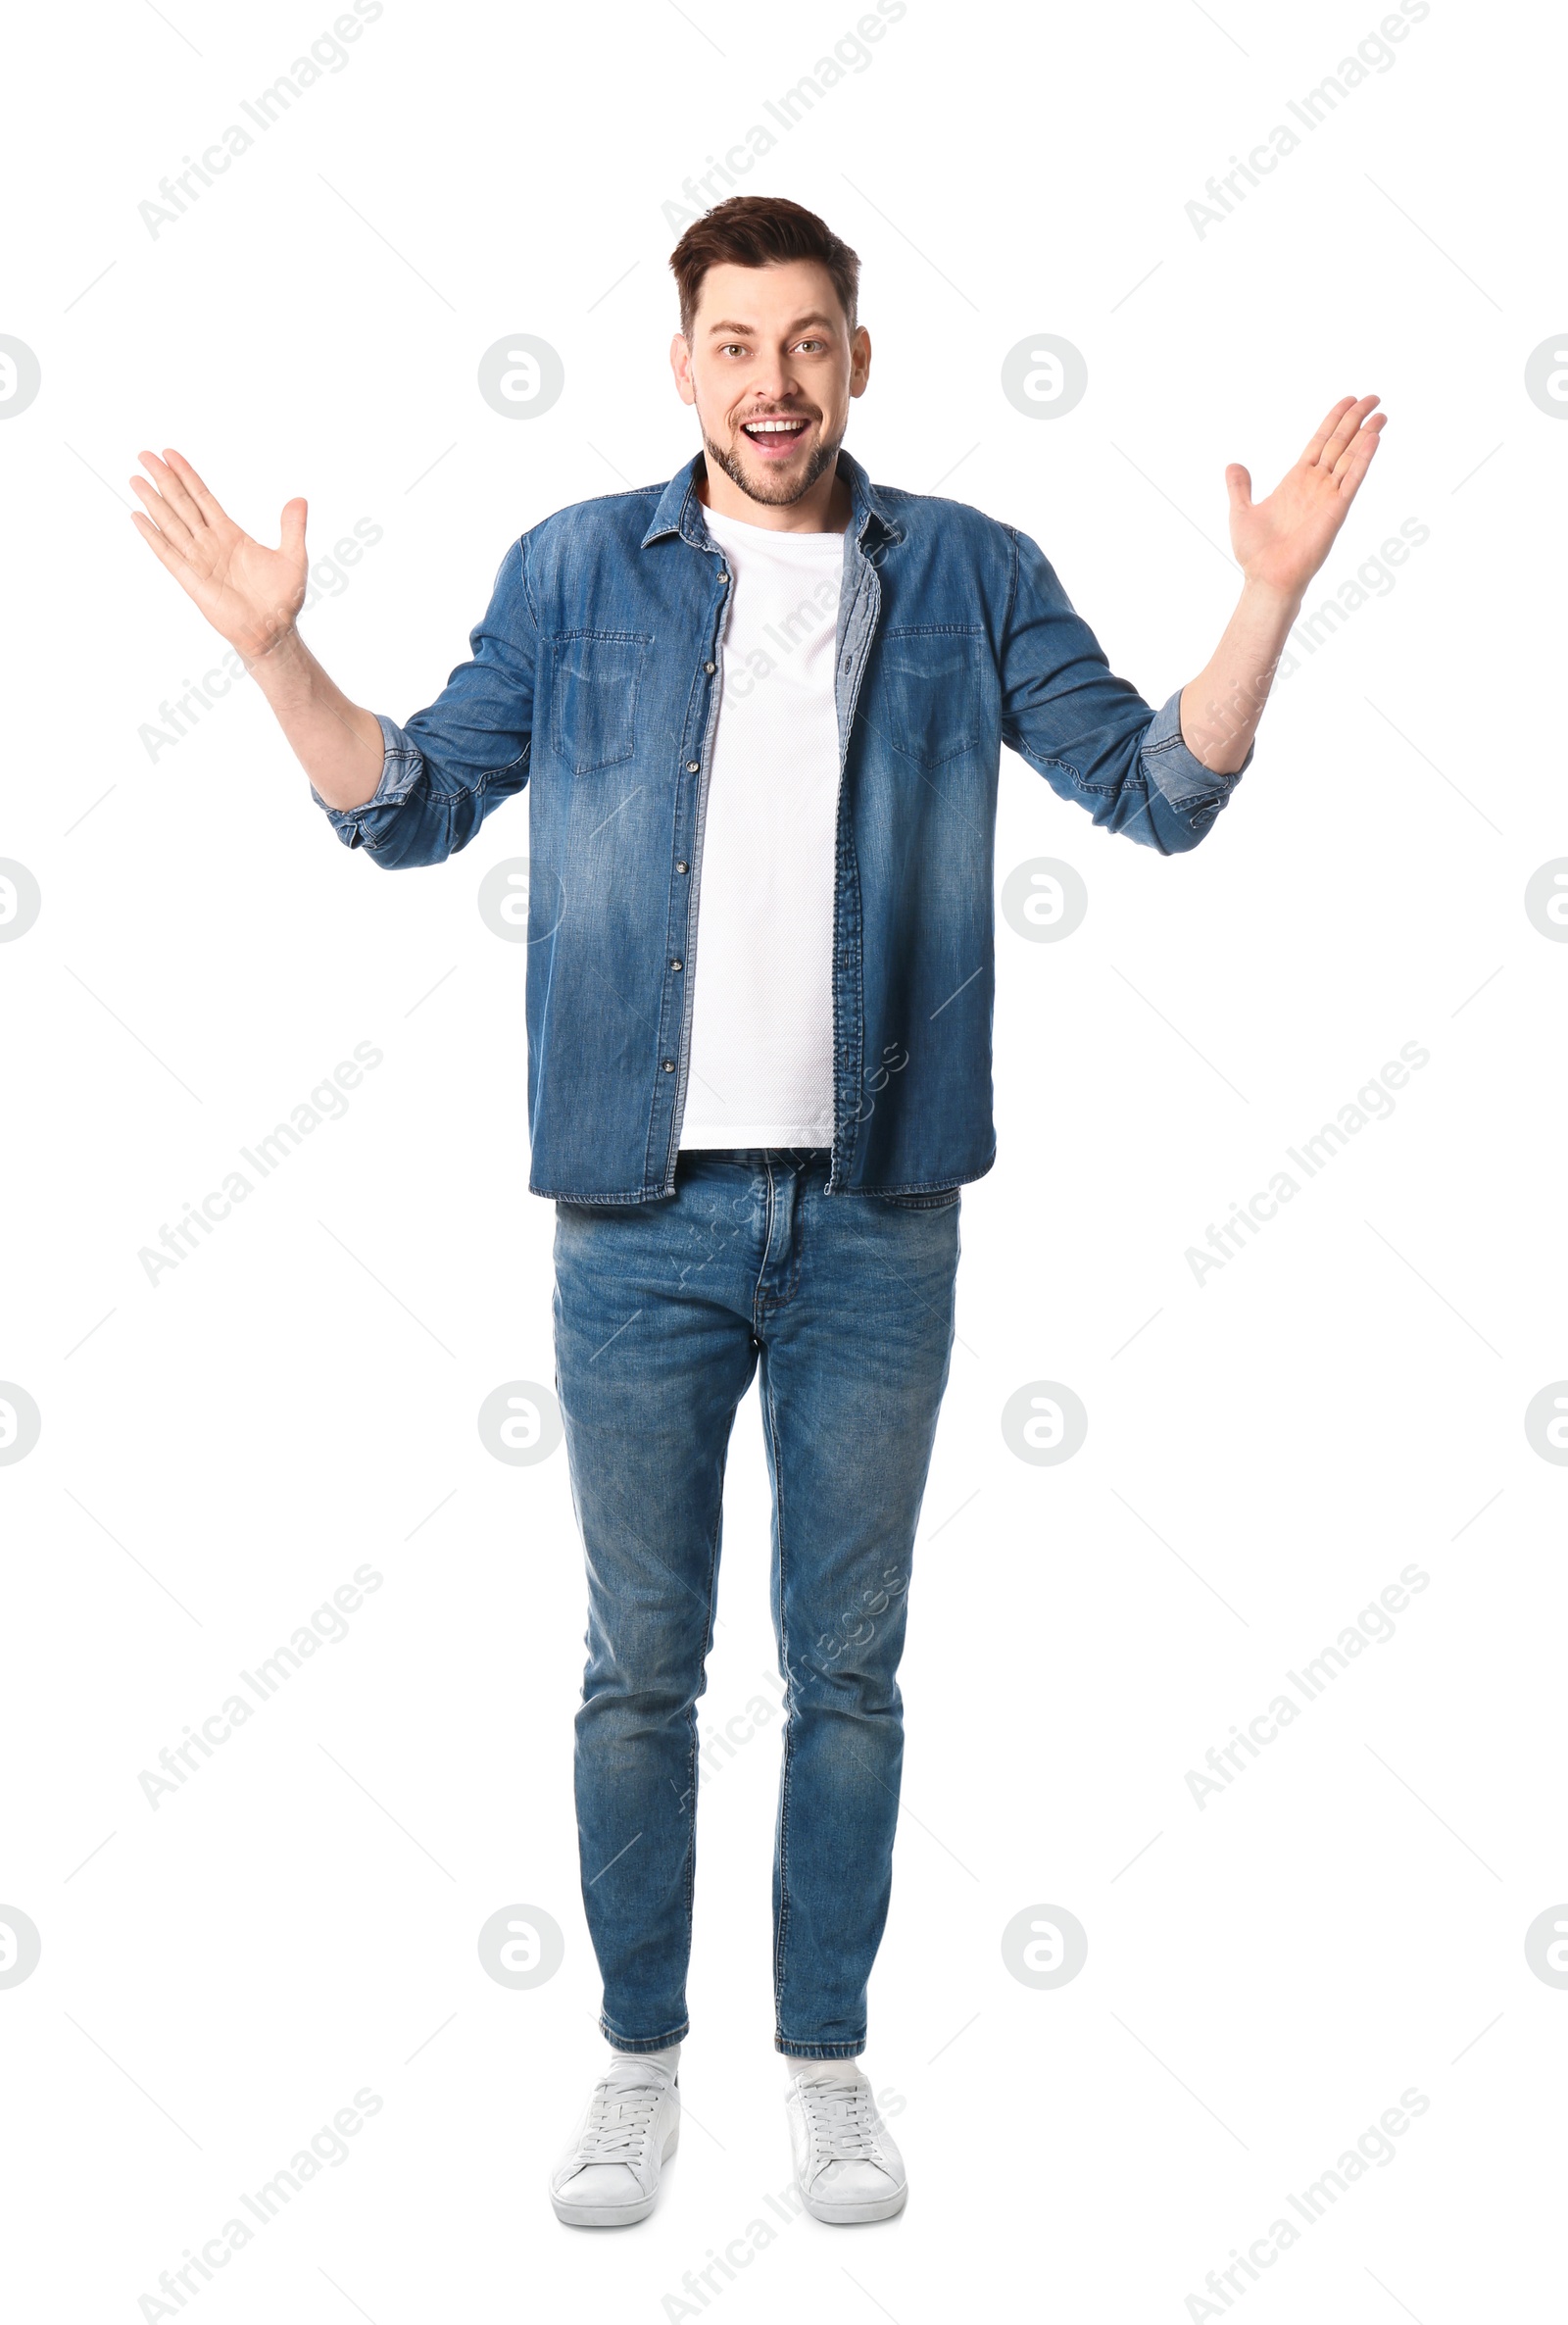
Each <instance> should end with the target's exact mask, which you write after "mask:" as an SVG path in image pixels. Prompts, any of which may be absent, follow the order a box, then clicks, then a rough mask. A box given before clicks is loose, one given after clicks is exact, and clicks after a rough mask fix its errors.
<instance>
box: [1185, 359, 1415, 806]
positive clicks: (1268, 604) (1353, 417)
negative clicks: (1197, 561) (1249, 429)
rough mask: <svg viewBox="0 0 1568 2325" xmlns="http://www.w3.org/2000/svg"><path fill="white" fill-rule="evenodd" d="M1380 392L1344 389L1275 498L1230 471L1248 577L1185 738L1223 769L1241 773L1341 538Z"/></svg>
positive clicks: (1199, 688)
mask: <svg viewBox="0 0 1568 2325" xmlns="http://www.w3.org/2000/svg"><path fill="white" fill-rule="evenodd" d="M1377 400H1378V399H1377V397H1376V396H1360V397H1355V396H1343V397H1342V398H1341V399H1340V401H1339V403H1337V404H1336V405H1335V407H1334V409H1333V411H1332V412H1330V413H1329V414H1328V415H1327V417H1326V418H1325V420H1324V421H1323V424H1322V426H1321V427H1320V428H1319V429H1318V431H1317V434H1316V435H1315V436H1314V437H1313V438H1312V441H1311V442H1310V444H1308V445H1307V447H1306V450H1305V451H1304V452H1303V453H1302V455H1301V457H1300V459H1299V461H1298V462H1297V464H1296V466H1295V467H1294V468H1293V469H1291V470H1289V471H1288V472H1287V473H1286V475H1284V476H1283V477H1282V478H1281V479H1280V481H1279V483H1278V484H1277V485H1276V486H1275V487H1274V490H1273V491H1272V492H1271V493H1270V494H1269V496H1268V498H1267V500H1266V501H1256V502H1254V501H1253V499H1252V479H1251V477H1250V475H1249V474H1248V472H1247V470H1245V469H1244V468H1242V467H1241V466H1240V464H1239V463H1236V462H1233V463H1232V465H1231V466H1230V467H1229V468H1228V469H1227V470H1226V471H1225V484H1226V488H1227V490H1228V491H1229V493H1230V500H1231V511H1230V516H1231V547H1232V548H1233V549H1234V550H1235V552H1236V562H1237V564H1238V565H1239V566H1240V567H1241V569H1242V571H1243V573H1244V574H1245V575H1246V579H1245V581H1244V583H1243V586H1242V595H1241V600H1240V603H1239V604H1238V606H1237V608H1236V611H1235V613H1234V614H1233V615H1232V616H1231V618H1230V620H1229V622H1228V623H1227V624H1226V628H1225V634H1224V636H1223V637H1222V638H1221V639H1220V642H1219V644H1218V646H1217V647H1216V648H1215V650H1214V653H1213V656H1212V659H1211V660H1210V661H1209V663H1208V664H1207V666H1206V668H1203V669H1201V671H1200V672H1199V674H1198V676H1197V677H1196V678H1194V679H1193V681H1192V683H1191V684H1190V685H1189V686H1185V687H1184V688H1183V689H1182V702H1181V725H1182V737H1183V740H1184V741H1185V742H1186V745H1187V748H1188V749H1189V751H1191V752H1192V753H1193V755H1194V757H1195V758H1197V759H1201V761H1202V763H1203V765H1204V766H1205V767H1211V768H1212V769H1213V770H1214V772H1215V773H1216V774H1234V773H1235V771H1236V770H1237V768H1239V767H1241V766H1242V764H1243V762H1244V761H1245V759H1246V757H1247V754H1248V752H1249V750H1250V747H1251V742H1252V737H1253V735H1254V734H1255V733H1256V732H1257V722H1258V720H1259V719H1260V718H1261V717H1262V716H1263V705H1264V704H1265V703H1266V702H1267V700H1268V696H1269V688H1270V687H1271V686H1272V685H1273V683H1274V672H1275V670H1276V668H1278V666H1279V661H1280V657H1281V655H1282V654H1283V653H1284V651H1285V640H1286V638H1287V636H1288V635H1289V634H1290V629H1291V624H1292V623H1293V622H1294V621H1295V619H1296V617H1297V615H1298V614H1299V612H1300V610H1301V600H1302V598H1303V597H1304V596H1305V594H1306V585H1307V583H1308V582H1309V581H1310V580H1311V578H1312V576H1313V574H1314V573H1315V572H1316V571H1317V569H1318V568H1319V566H1321V565H1322V563H1323V560H1324V559H1325V558H1326V557H1327V555H1328V553H1329V551H1330V549H1331V548H1332V547H1333V545H1334V539H1335V536H1336V534H1337V533H1338V532H1339V529H1340V527H1341V525H1342V524H1343V523H1344V522H1345V519H1346V518H1347V516H1348V513H1349V507H1350V503H1351V502H1352V501H1353V500H1354V498H1355V496H1356V494H1357V492H1359V490H1360V488H1361V480H1362V478H1363V477H1364V476H1365V474H1366V472H1367V470H1368V469H1369V468H1370V467H1371V465H1372V455H1373V454H1374V453H1375V452H1376V450H1377V448H1378V435H1379V431H1380V430H1381V428H1382V426H1383V424H1384V421H1385V420H1386V418H1387V414H1386V413H1382V412H1378V413H1374V412H1373V409H1372V407H1373V406H1374V404H1376V402H1377Z"/></svg>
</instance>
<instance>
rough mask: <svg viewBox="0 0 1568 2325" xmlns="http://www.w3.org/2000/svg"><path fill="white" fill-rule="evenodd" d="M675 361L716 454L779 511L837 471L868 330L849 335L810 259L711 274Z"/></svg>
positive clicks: (858, 390) (865, 364) (867, 364)
mask: <svg viewBox="0 0 1568 2325" xmlns="http://www.w3.org/2000/svg"><path fill="white" fill-rule="evenodd" d="M669 354H670V363H671V365H672V367H673V369H674V372H675V384H676V386H677V388H678V389H679V391H680V394H681V398H682V401H683V402H685V403H688V404H693V405H695V406H696V409H697V417H698V420H700V421H701V423H702V430H703V444H704V448H705V449H706V451H707V454H708V457H709V459H710V460H711V461H712V462H714V463H715V464H716V466H717V467H719V468H720V469H722V470H723V471H724V473H725V475H726V476H728V477H729V478H730V480H731V481H732V482H733V483H734V484H736V485H738V486H739V487H740V489H741V491H742V492H744V493H746V494H747V495H748V496H749V498H750V499H752V500H754V501H765V502H769V503H771V504H772V505H773V506H774V507H784V506H788V504H789V503H790V502H792V501H798V500H800V499H801V497H802V495H803V494H805V493H808V492H809V490H810V488H811V486H812V485H813V484H814V483H815V482H816V481H817V478H818V477H819V476H822V475H825V474H826V473H827V471H828V470H830V469H831V468H832V466H833V463H834V461H835V459H836V458H837V456H838V449H839V446H840V444H841V443H842V442H843V441H844V431H845V428H846V427H847V426H848V424H849V418H850V399H851V397H852V396H858V395H860V394H862V393H863V392H864V389H865V383H866V379H867V376H868V375H869V372H870V368H871V342H870V339H869V337H868V335H867V334H866V332H865V331H864V330H863V329H860V330H857V331H855V332H854V333H853V334H852V333H851V330H850V327H849V323H848V322H847V321H846V319H845V314H844V310H843V308H842V307H841V306H840V305H839V300H838V293H837V292H836V291H835V290H834V288H833V280H832V276H831V275H830V274H829V273H828V272H827V269H826V268H825V267H822V266H819V265H818V264H817V263H816V262H815V260H808V259H799V260H791V261H790V262H789V263H788V264H787V265H781V266H772V267H730V266H724V267H711V268H710V269H709V271H708V272H707V274H706V275H705V276H704V277H703V286H702V290H701V292H700V293H699V296H698V305H697V313H696V315H695V316H694V317H693V319H692V332H691V339H690V342H689V343H688V342H687V340H685V339H684V338H682V337H680V336H679V335H678V334H677V336H676V338H675V340H674V342H673V344H672V346H671V348H670V351H669ZM767 422H770V423H771V424H763V423H767Z"/></svg>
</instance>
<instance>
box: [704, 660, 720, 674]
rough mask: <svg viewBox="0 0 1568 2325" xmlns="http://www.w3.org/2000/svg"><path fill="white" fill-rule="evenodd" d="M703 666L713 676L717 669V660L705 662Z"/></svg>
mask: <svg viewBox="0 0 1568 2325" xmlns="http://www.w3.org/2000/svg"><path fill="white" fill-rule="evenodd" d="M703 668H704V669H705V670H706V671H707V672H708V675H709V676H710V677H711V676H712V674H713V672H714V671H715V670H716V669H717V668H718V665H717V663H716V662H705V663H704V665H703Z"/></svg>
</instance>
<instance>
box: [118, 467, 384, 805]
mask: <svg viewBox="0 0 1568 2325" xmlns="http://www.w3.org/2000/svg"><path fill="white" fill-rule="evenodd" d="M137 458H138V459H139V460H140V462H141V464H142V466H143V467H144V468H145V469H146V470H147V475H148V477H150V478H151V479H152V481H151V482H150V483H149V482H148V481H147V478H146V477H142V476H132V478H131V479H130V483H131V489H132V491H133V492H134V493H135V494H136V496H137V498H138V499H139V500H140V502H141V505H142V511H144V512H145V514H142V513H139V512H138V513H136V514H134V515H133V516H132V518H131V522H132V524H134V526H135V527H136V530H137V531H138V532H139V533H140V534H141V537H142V539H143V540H144V541H145V542H146V543H147V546H148V547H149V549H151V551H152V552H153V555H154V556H155V557H156V558H157V559H158V561H159V563H160V564H161V565H162V566H164V567H166V568H167V569H168V570H169V571H170V572H171V573H172V574H173V576H174V578H175V580H176V581H177V582H178V583H179V585H180V587H181V588H182V589H183V590H184V592H185V594H186V596H187V597H189V598H191V599H192V600H193V601H194V602H195V604H196V605H198V606H199V607H200V608H201V611H202V612H203V614H205V615H206V617H207V618H208V620H209V621H210V622H211V623H212V625H213V627H214V629H216V630H217V631H218V633H219V635H220V637H222V638H226V639H227V641H228V643H229V644H230V645H231V646H232V647H233V649H234V651H235V653H236V654H238V655H239V657H240V659H241V660H242V661H243V663H244V665H245V667H246V668H247V670H248V671H249V672H250V674H251V676H252V677H253V678H254V679H255V680H256V683H257V685H258V686H259V687H260V688H261V690H262V692H263V694H264V695H265V696H266V697H267V700H268V702H269V703H270V705H271V707H272V710H273V713H274V714H275V716H276V718H277V722H278V724H279V725H280V726H281V727H282V729H283V732H284V734H285V735H286V736H287V738H288V742H289V745H290V747H291V749H292V750H293V753H294V756H295V758H296V759H297V760H298V761H299V763H300V765H301V767H304V769H305V772H306V773H307V775H309V777H310V779H311V781H312V783H313V784H314V785H315V786H316V789H317V791H318V792H319V795H320V797H321V798H322V799H323V800H324V801H325V802H326V804H327V805H328V806H329V807H332V808H338V809H347V808H358V807H363V806H364V805H365V803H366V802H367V801H368V800H369V799H371V798H373V796H374V794H375V790H376V786H377V784H378V783H379V782H380V779H381V762H382V737H381V727H380V722H379V721H378V719H377V718H376V717H375V715H374V713H373V712H370V711H367V710H362V708H361V707H360V705H359V704H358V703H352V702H350V700H349V698H348V696H347V695H346V694H345V693H344V692H343V691H342V689H341V687H339V686H336V685H334V683H333V681H332V680H331V679H330V678H329V677H328V676H327V674H326V672H325V670H323V669H322V668H321V666H320V664H319V662H318V661H317V659H316V657H315V655H314V654H313V653H312V652H311V650H310V648H309V647H308V646H307V645H306V643H305V641H304V639H303V638H302V637H301V636H300V633H299V631H298V630H297V629H296V627H295V626H294V624H295V618H296V616H297V615H298V613H299V610H300V608H301V606H302V605H303V604H304V603H305V594H306V586H307V575H306V567H307V564H308V560H307V557H306V553H305V517H306V506H305V503H304V501H289V502H288V503H287V504H286V505H285V507H284V510H283V515H282V538H281V541H280V542H279V545H278V547H277V548H275V549H265V548H264V547H263V546H262V544H261V542H260V541H253V540H252V538H251V536H250V534H249V533H247V532H245V531H243V530H242V528H241V527H240V526H239V525H237V524H236V523H235V522H234V520H233V519H232V518H231V517H229V516H228V515H227V514H226V512H225V511H224V510H223V509H222V508H221V506H220V505H219V503H218V501H217V500H215V499H214V497H213V495H212V493H211V492H209V490H208V489H207V486H206V485H205V484H204V483H203V482H202V480H201V478H200V476H198V475H197V473H196V471H195V470H194V469H193V468H192V467H191V465H190V463H189V461H188V460H186V459H185V457H184V456H183V454H182V453H178V452H174V451H172V450H168V449H166V451H165V454H164V457H163V459H162V460H160V459H159V458H158V456H157V454H156V453H152V452H142V453H138V455H137Z"/></svg>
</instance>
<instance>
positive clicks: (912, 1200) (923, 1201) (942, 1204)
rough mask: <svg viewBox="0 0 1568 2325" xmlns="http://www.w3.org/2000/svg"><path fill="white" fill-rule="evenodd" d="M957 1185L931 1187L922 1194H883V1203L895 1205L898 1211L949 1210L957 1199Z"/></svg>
mask: <svg viewBox="0 0 1568 2325" xmlns="http://www.w3.org/2000/svg"><path fill="white" fill-rule="evenodd" d="M959 1192H960V1190H959V1189H958V1188H957V1187H931V1188H928V1189H927V1191H926V1192H925V1193H924V1194H923V1195H883V1196H881V1197H880V1198H879V1200H880V1201H881V1202H883V1203H892V1204H895V1205H897V1207H898V1209H899V1210H900V1211H951V1210H952V1209H953V1207H954V1205H955V1204H956V1202H957V1200H958V1195H959Z"/></svg>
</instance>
